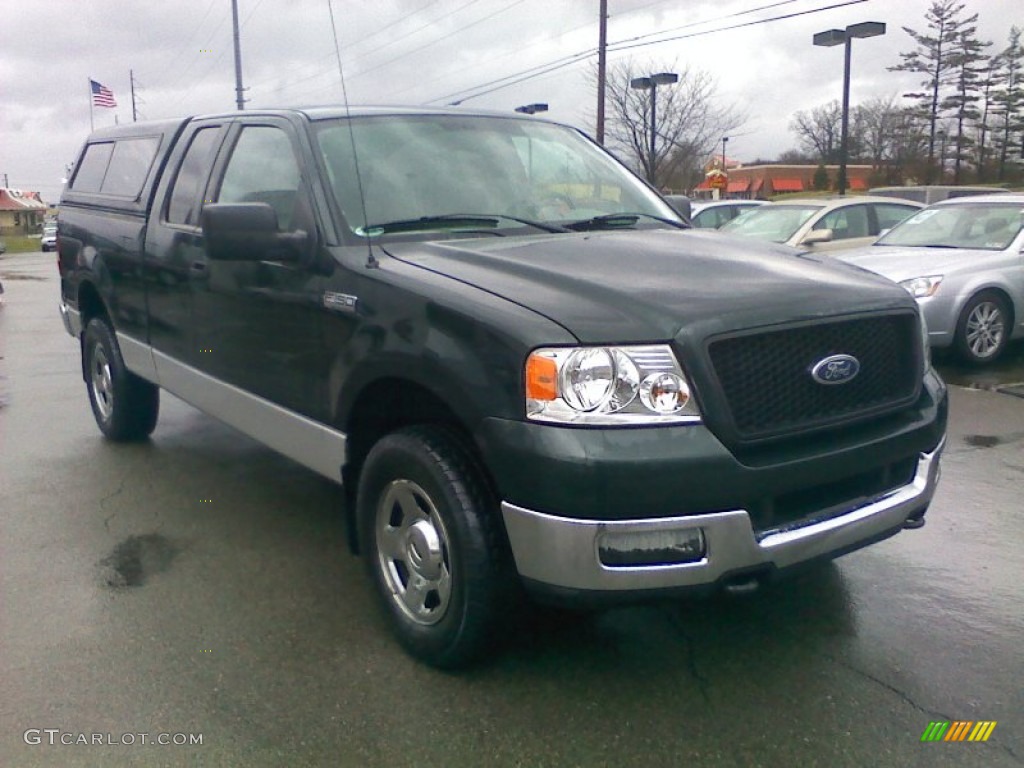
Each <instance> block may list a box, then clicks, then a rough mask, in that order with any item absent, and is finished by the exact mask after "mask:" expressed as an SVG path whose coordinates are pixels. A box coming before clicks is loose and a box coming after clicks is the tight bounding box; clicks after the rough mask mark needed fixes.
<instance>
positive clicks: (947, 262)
mask: <svg viewBox="0 0 1024 768" xmlns="http://www.w3.org/2000/svg"><path fill="white" fill-rule="evenodd" d="M1001 255H1002V251H990V250H980V249H978V250H975V249H970V248H926V247H905V246H896V245H872V246H868V247H867V248H858V249H856V250H850V251H844V252H841V253H837V254H836V255H835V258H837V259H840V260H841V261H845V262H846V263H847V264H854V265H856V266H858V267H862V268H863V269H868V270H871V271H872V272H875V273H877V274H879V275H884V276H885V277H888V278H889V279H890V280H895V281H896V282H899V281H900V280H909V279H910V278H913V277H926V276H928V275H946V274H949V273H950V272H953V271H956V270H959V269H963V268H968V269H969V268H975V269H976V268H978V267H979V266H980V265H982V264H984V263H985V261H986V260H989V259H992V258H993V257H999V256H1001Z"/></svg>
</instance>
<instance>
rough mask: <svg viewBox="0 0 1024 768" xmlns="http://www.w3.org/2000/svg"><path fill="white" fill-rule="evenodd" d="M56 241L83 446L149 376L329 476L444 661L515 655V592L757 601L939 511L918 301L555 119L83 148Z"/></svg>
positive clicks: (479, 116) (462, 119) (404, 611)
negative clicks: (762, 238)
mask: <svg viewBox="0 0 1024 768" xmlns="http://www.w3.org/2000/svg"><path fill="white" fill-rule="evenodd" d="M57 235H58V240H57V248H58V253H59V259H58V263H59V268H60V274H61V297H60V299H61V300H60V309H61V314H62V317H63V320H64V323H65V327H66V328H67V330H68V332H69V333H70V334H71V335H72V336H74V337H75V338H76V339H77V340H78V341H79V344H80V347H81V354H82V375H83V378H84V380H85V384H86V391H87V393H88V397H89V401H90V403H91V407H92V410H93V413H94V415H95V418H96V422H97V424H98V425H99V428H100V430H101V431H102V432H103V434H104V435H106V436H107V437H108V438H109V439H112V440H138V439H146V438H147V437H148V436H149V435H150V434H151V433H152V431H153V430H154V428H155V426H156V424H157V416H158V409H159V391H160V390H161V389H165V390H167V391H169V392H172V393H174V394H175V395H177V396H178V397H180V398H182V399H184V400H185V401H187V402H189V403H191V404H193V405H194V406H195V407H197V408H199V409H201V410H203V411H205V412H206V413H208V414H210V415H212V416H214V417H217V418H219V419H221V420H223V421H224V422H226V423H227V424H229V425H231V426H233V427H235V428H236V429H238V430H240V431H241V432H243V433H245V434H248V435H250V436H252V437H254V438H255V439H257V440H260V441H262V442H263V443H265V444H266V445H267V446H269V447H271V448H273V449H275V450H277V451H280V452H281V453H283V454H285V455H287V456H290V457H291V458H293V459H295V460H297V461H299V462H301V463H303V464H305V465H306V466H308V467H309V468H310V469H312V470H314V471H316V472H319V473H321V474H323V475H325V476H326V477H329V478H331V479H332V480H334V481H336V482H339V483H341V484H343V486H344V487H345V488H346V490H347V495H346V498H347V504H346V505H345V507H346V508H345V510H344V514H346V515H347V518H348V521H349V523H350V531H351V536H350V543H351V546H352V548H353V549H354V550H357V551H359V552H361V553H362V554H363V555H364V556H365V559H366V562H367V565H368V568H369V573H370V574H371V577H372V581H373V583H374V584H375V587H376V589H377V591H378V592H379V596H380V600H381V603H382V605H383V606H384V609H385V611H386V612H387V615H388V616H389V617H390V620H391V624H392V626H393V627H394V629H395V632H396V634H397V637H398V639H399V640H400V641H401V642H402V643H403V645H404V646H405V647H406V648H407V649H408V651H409V652H411V653H412V654H413V655H414V656H416V657H417V658H420V659H422V660H424V661H425V662H427V663H429V664H433V665H436V666H439V667H455V666H459V665H462V664H466V663H468V662H470V661H472V660H473V659H475V658H478V657H479V656H480V655H481V654H482V653H485V652H487V651H488V650H489V649H491V648H492V645H491V643H492V640H493V639H494V638H496V637H498V636H504V637H506V638H507V637H509V636H514V633H509V632H508V629H509V628H508V623H509V622H510V621H511V620H512V619H511V617H514V616H516V615H517V613H516V611H514V610H512V608H513V606H514V605H515V604H517V603H518V602H519V601H520V600H521V598H523V597H524V596H531V597H533V598H535V599H540V600H548V601H556V602H560V603H569V604H574V605H581V604H582V605H602V604H606V603H615V602H620V601H622V600H641V599H650V598H664V597H672V596H676V595H679V594H686V593H691V592H706V591H712V590H725V591H731V592H742V591H747V590H751V589H755V588H756V587H757V586H758V585H759V584H761V583H762V582H764V581H765V580H767V579H771V578H773V577H774V576H775V575H777V574H779V573H783V572H785V571H786V570H787V569H789V568H790V567H792V566H796V565H799V564H802V563H806V562H809V561H812V560H817V559H828V558H833V557H836V556H838V555H841V554H843V553H845V552H848V551H851V550H854V549H857V548H859V547H862V546H864V545H867V544H869V543H871V542H874V541H877V540H879V539H882V538H885V537H887V536H890V535H892V534H894V533H896V532H898V531H900V530H902V529H904V528H916V527H919V526H920V525H923V522H924V513H925V510H926V509H927V507H928V504H929V502H930V500H931V499H932V496H933V494H934V492H935V487H936V483H937V481H938V476H939V457H940V454H941V451H942V447H943V443H944V435H945V426H946V415H947V399H946V391H945V387H944V385H943V383H942V381H941V380H940V379H939V377H938V375H937V374H936V373H935V371H934V370H933V369H932V367H931V364H930V360H929V357H928V349H927V344H926V343H925V342H924V339H925V338H926V335H925V329H924V328H923V327H922V321H921V317H920V315H919V312H918V309H917V305H916V303H915V302H914V300H913V298H912V297H911V296H910V295H909V294H908V293H907V292H906V291H904V290H903V289H902V288H900V287H898V286H896V285H894V284H892V283H890V282H888V281H886V280H884V279H883V278H880V277H877V276H875V275H872V274H870V273H868V272H865V271H861V270H858V269H856V268H853V267H849V266H845V265H842V264H837V263H834V262H831V261H826V260H823V259H819V258H815V257H813V256H808V255H801V254H799V253H798V252H797V251H795V250H793V249H790V248H786V247H782V246H767V245H761V244H755V243H752V242H750V241H740V240H735V239H732V238H729V237H727V236H724V235H722V234H719V233H716V232H712V231H698V230H691V229H689V228H688V227H687V226H686V224H685V222H684V220H682V219H681V218H680V217H679V215H678V214H677V213H676V212H675V211H674V210H673V209H672V208H671V207H669V205H668V204H667V203H666V202H665V201H664V200H663V199H662V198H661V197H660V196H659V195H658V194H657V193H656V192H655V191H654V190H652V189H651V188H650V187H648V186H647V185H646V184H645V182H643V181H642V180H640V179H639V178H638V177H637V176H635V175H634V174H633V173H631V172H630V171H629V170H627V169H626V168H625V167H624V166H623V165H622V164H621V163H619V162H618V161H617V160H616V159H615V158H614V157H613V156H612V155H611V154H609V153H608V152H606V151H605V150H604V149H603V148H601V147H600V146H598V145H597V144H595V143H594V142H592V141H591V140H590V139H588V138H587V137H586V136H585V135H583V134H582V133H581V132H579V131H578V130H576V129H573V128H571V127H568V126H564V125H560V124H557V123H554V122H550V121H546V120H540V119H536V118H532V117H527V116H522V115H513V114H489V113H471V112H466V111H463V110H431V109H421V108H409V109H392V108H358V109H357V108H341V107H339V108H317V109H309V110H270V111H256V110H253V111H245V112H237V113H230V114H222V115H209V116H202V117H194V118H188V119H180V120H173V121H165V122H158V123H137V124H132V125H128V126H119V127H114V128H109V129H104V130H100V131H97V132H96V133H94V134H93V135H91V136H90V137H89V138H88V140H87V141H86V143H85V145H84V147H83V148H82V151H81V154H80V156H79V158H78V161H77V163H76V165H75V169H74V173H73V176H72V178H71V180H70V183H69V184H68V185H67V188H66V191H65V193H64V196H63V199H62V201H61V205H60V214H59V219H58V233H57ZM268 482H270V480H268ZM341 592H342V590H339V596H340V594H341Z"/></svg>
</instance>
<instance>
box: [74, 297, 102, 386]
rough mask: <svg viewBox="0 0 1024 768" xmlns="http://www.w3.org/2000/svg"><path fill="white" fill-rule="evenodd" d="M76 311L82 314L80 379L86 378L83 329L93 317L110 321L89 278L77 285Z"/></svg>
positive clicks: (79, 337)
mask: <svg viewBox="0 0 1024 768" xmlns="http://www.w3.org/2000/svg"><path fill="white" fill-rule="evenodd" d="M78 311H79V312H80V313H81V316H82V333H81V334H79V336H78V346H79V352H80V353H81V354H80V355H79V357H80V359H81V361H82V380H83V381H85V380H87V378H88V373H87V372H86V370H85V329H86V328H87V327H88V326H89V321H90V320H92V319H94V318H97V317H99V318H104V319H106V320H107V322H110V312H109V311H108V310H107V305H106V303H105V302H104V301H103V298H102V297H101V296H100V292H99V289H98V288H97V287H96V286H95V285H94V284H93V283H92V282H91V281H89V280H83V281H82V283H81V284H80V285H79V286H78Z"/></svg>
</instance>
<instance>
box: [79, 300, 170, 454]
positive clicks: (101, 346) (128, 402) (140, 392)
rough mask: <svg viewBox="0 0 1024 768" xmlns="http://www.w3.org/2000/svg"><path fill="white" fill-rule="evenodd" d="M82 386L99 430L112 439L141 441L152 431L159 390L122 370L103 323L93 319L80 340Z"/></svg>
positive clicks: (114, 342) (109, 331)
mask: <svg viewBox="0 0 1024 768" xmlns="http://www.w3.org/2000/svg"><path fill="white" fill-rule="evenodd" d="M82 356H83V358H82V359H83V363H84V369H85V385H86V389H87V390H88V392H89V403H90V405H92V413H93V416H94V417H95V418H96V424H97V426H99V428H100V431H101V432H102V433H103V434H104V435H106V436H107V437H109V438H110V439H111V440H117V441H127V440H141V439H143V438H145V437H147V436H148V435H150V434H151V433H152V432H153V429H154V428H155V427H156V421H157V417H158V416H159V413H160V390H159V388H158V387H156V386H155V385H153V384H150V383H149V382H148V381H146V380H145V379H140V378H139V377H138V376H136V375H135V374H134V373H132V372H131V371H129V370H128V369H127V368H125V365H124V360H123V359H122V358H121V349H120V347H119V346H118V344H117V338H116V337H115V336H114V332H113V330H112V329H111V327H110V325H109V324H108V323H107V321H106V320H104V319H102V318H93V319H92V320H90V321H89V325H88V326H86V329H85V335H84V336H83V338H82Z"/></svg>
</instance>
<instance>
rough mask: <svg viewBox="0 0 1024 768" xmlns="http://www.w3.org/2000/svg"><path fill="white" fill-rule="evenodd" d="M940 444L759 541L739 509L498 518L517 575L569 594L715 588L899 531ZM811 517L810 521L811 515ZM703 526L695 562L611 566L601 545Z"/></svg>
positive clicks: (925, 496)
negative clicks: (889, 479)
mask: <svg viewBox="0 0 1024 768" xmlns="http://www.w3.org/2000/svg"><path fill="white" fill-rule="evenodd" d="M944 444H945V441H943V443H941V444H940V445H939V446H938V447H936V448H935V449H934V450H933V451H931V452H930V453H922V454H920V460H919V461H918V465H917V472H916V473H915V475H914V478H913V480H911V482H909V483H908V484H906V485H904V486H902V487H899V488H895V489H893V490H891V491H889V492H888V493H886V494H884V495H882V496H880V497H878V498H874V499H872V500H870V501H868V502H866V503H862V504H860V505H859V506H853V507H851V508H850V509H848V510H845V511H843V512H841V513H840V514H838V515H834V516H830V517H829V518H828V519H825V520H818V521H813V520H812V521H811V522H808V523H807V524H806V525H802V526H800V525H798V526H795V527H792V528H790V529H787V530H785V531H783V532H779V533H769V534H767V535H762V536H761V537H760V538H759V537H758V536H757V535H756V534H755V532H754V528H753V525H752V524H751V520H750V515H749V514H748V513H747V512H746V511H745V510H742V509H737V510H730V511H725V512H715V513H712V514H707V515H686V516H679V517H661V518H647V519H632V520H578V519H573V518H566V517H560V516H557V515H551V514H547V513H544V512H537V511H534V510H529V509H523V508H522V507H518V506H516V505H514V504H509V503H507V502H503V503H502V505H501V510H502V514H503V516H504V520H505V528H506V530H507V531H508V537H509V542H510V544H511V547H512V552H513V554H514V556H515V562H516V567H517V569H518V571H519V574H520V576H522V577H523V578H524V579H527V580H529V581H532V582H536V583H538V584H542V585H547V586H551V587H557V588H562V589H568V590H581V591H583V590H592V591H613V592H614V591H628V590H637V591H646V590H657V589H672V588H679V587H697V586H701V585H706V584H713V583H715V582H717V581H718V580H719V579H721V578H722V577H724V576H726V575H727V574H730V573H733V572H737V571H744V570H748V569H757V568H761V567H771V566H774V567H776V568H786V567H788V566H792V565H796V564H798V563H801V562H804V561H807V560H813V559H816V558H821V557H827V556H829V555H830V554H840V553H843V552H846V551H849V550H851V549H855V548H857V546H858V545H860V544H863V543H868V542H870V541H873V540H875V539H877V538H879V537H880V536H884V535H885V534H887V533H891V532H892V531H894V530H898V529H899V528H900V526H902V524H903V523H904V522H905V521H906V520H907V518H908V517H910V516H911V515H914V514H915V513H918V512H920V511H921V510H922V509H923V508H924V507H925V506H927V504H928V503H929V502H930V501H931V499H932V496H933V495H934V493H935V488H936V485H937V483H938V479H939V459H940V456H941V454H942V449H943V446H944ZM812 517H813V516H812ZM693 528H700V529H701V530H702V531H703V534H704V541H705V542H706V552H705V555H704V557H703V558H702V559H700V560H697V561H695V562H688V563H678V564H668V565H643V566H627V567H622V566H608V565H605V564H604V563H602V562H601V559H600V557H599V554H598V540H599V537H600V536H601V535H602V534H604V533H609V532H614V533H652V532H656V531H670V530H684V529H693Z"/></svg>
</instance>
